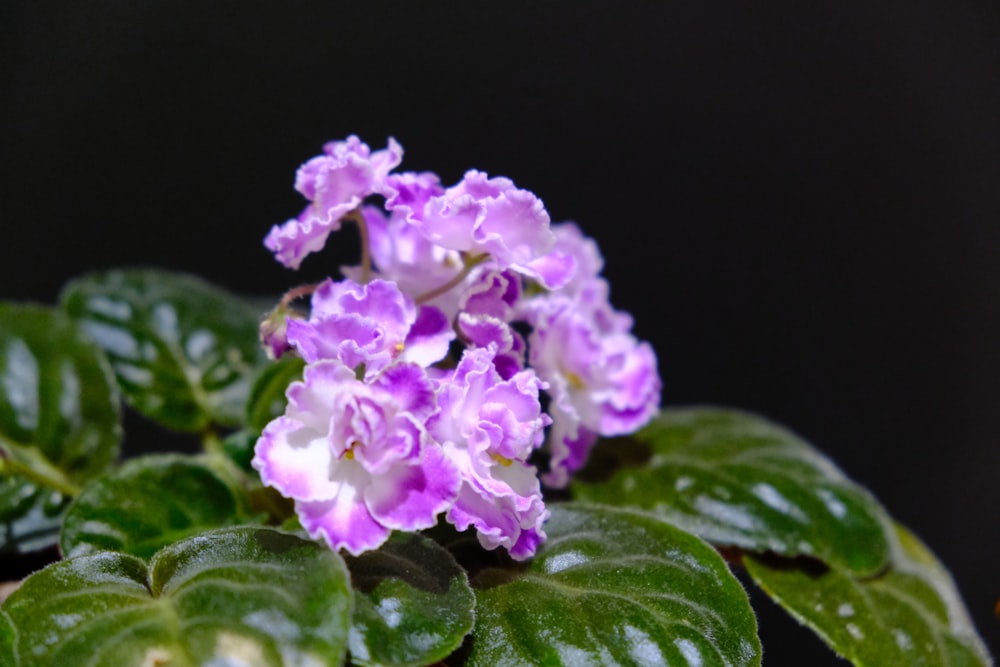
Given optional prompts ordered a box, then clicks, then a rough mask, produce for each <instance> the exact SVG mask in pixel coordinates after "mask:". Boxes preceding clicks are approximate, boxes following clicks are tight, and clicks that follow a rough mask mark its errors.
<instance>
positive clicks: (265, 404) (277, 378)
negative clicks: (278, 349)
mask: <svg viewBox="0 0 1000 667" xmlns="http://www.w3.org/2000/svg"><path fill="white" fill-rule="evenodd" d="M305 365H306V362H305V361H303V359H302V357H298V356H296V355H293V354H286V355H285V356H283V357H282V358H281V359H279V360H278V361H276V362H274V363H271V364H269V365H267V366H265V367H264V368H263V369H262V371H261V373H260V374H259V375H258V376H257V378H256V380H255V381H254V383H253V389H251V391H250V399H249V400H248V401H247V417H246V423H247V428H248V429H250V430H251V431H254V432H256V433H257V434H260V433H261V432H262V431H263V430H264V427H265V426H267V424H268V422H270V421H271V420H272V419H274V418H276V417H280V416H281V415H283V414H285V405H286V404H287V403H288V399H287V398H285V390H286V389H288V385H290V384H291V383H292V382H294V381H295V380H301V379H302V369H303V368H305Z"/></svg>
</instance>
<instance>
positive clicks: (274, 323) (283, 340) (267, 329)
mask: <svg viewBox="0 0 1000 667" xmlns="http://www.w3.org/2000/svg"><path fill="white" fill-rule="evenodd" d="M291 313H292V311H291V310H290V309H289V308H287V307H285V306H281V305H279V306H278V307H277V308H275V309H274V310H272V311H271V312H270V313H268V315H267V317H265V318H264V320H263V321H262V322H261V323H260V342H261V345H263V346H264V350H265V351H266V352H267V356H268V357H270V358H271V359H280V358H281V355H283V354H284V353H285V352H288V351H289V350H291V349H292V346H291V345H289V344H288V317H289V315H291Z"/></svg>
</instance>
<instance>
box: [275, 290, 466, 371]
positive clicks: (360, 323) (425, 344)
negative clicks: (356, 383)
mask: <svg viewBox="0 0 1000 667" xmlns="http://www.w3.org/2000/svg"><path fill="white" fill-rule="evenodd" d="M454 337H455V333H454V331H453V330H452V328H451V325H450V324H449V322H448V321H447V319H445V318H444V316H443V315H441V314H440V313H439V312H436V311H435V309H433V308H429V307H424V308H421V309H420V311H419V315H418V310H417V307H416V306H415V305H414V303H413V300H412V299H410V298H409V297H408V296H406V295H405V294H403V293H402V292H400V291H399V288H398V287H397V286H396V284H395V283H391V282H387V281H384V280H373V281H372V282H370V283H368V284H367V285H360V284H358V283H356V282H354V281H352V280H343V281H341V282H333V281H332V280H329V279H328V280H326V281H325V282H323V284H322V285H320V287H319V288H318V289H317V290H316V291H315V292H313V295H312V310H311V313H310V315H309V319H308V320H299V319H290V320H289V321H288V325H287V333H286V338H287V340H288V344H289V345H291V346H292V347H293V348H294V349H295V350H297V351H298V352H299V354H300V355H302V358H303V359H305V360H306V362H308V363H313V362H316V361H320V360H322V359H336V360H338V361H340V362H342V363H344V364H345V365H347V366H348V367H350V368H352V369H358V368H359V367H362V366H363V368H364V376H365V377H366V378H369V379H370V378H372V377H374V376H375V375H376V374H378V373H379V372H380V371H381V370H382V369H383V368H385V367H386V366H388V365H389V364H390V363H392V362H393V361H396V360H399V361H415V362H418V363H420V364H421V365H424V366H429V365H430V364H432V363H434V362H436V361H438V360H440V359H441V358H442V357H444V356H445V354H447V352H448V344H449V343H450V342H451V340H452V339H453V338H454Z"/></svg>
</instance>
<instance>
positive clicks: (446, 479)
mask: <svg viewBox="0 0 1000 667" xmlns="http://www.w3.org/2000/svg"><path fill="white" fill-rule="evenodd" d="M287 395H288V408H287V410H286V412H285V415H284V416H282V417H279V418H277V419H275V420H274V421H272V422H271V423H270V424H268V426H267V427H266V428H265V429H264V432H263V434H262V435H261V437H260V439H259V440H258V442H257V446H256V451H255V456H254V459H253V466H254V468H256V469H257V470H258V471H259V472H260V476H261V480H262V481H263V482H264V484H266V485H268V486H273V487H274V488H275V489H277V490H278V491H279V492H280V493H281V494H282V495H284V496H286V497H289V498H292V499H294V500H295V509H296V512H297V513H298V515H299V520H300V521H301V523H302V526H303V527H304V528H305V529H306V531H307V532H308V533H309V534H310V535H311V536H312V537H321V538H323V539H324V540H325V541H326V542H327V543H328V544H329V545H330V547H331V548H333V549H341V548H343V549H347V550H348V551H349V552H350V553H352V554H355V555H357V554H360V553H362V552H364V551H367V550H370V549H374V548H376V547H378V546H379V545H381V544H382V543H383V542H385V540H386V539H388V537H389V534H390V532H391V531H393V530H407V531H413V530H420V529H423V528H429V527H431V526H433V525H434V524H435V523H436V522H437V515H438V514H440V513H441V512H442V511H444V510H445V509H447V508H448V507H449V506H451V504H452V503H453V502H454V499H455V497H456V494H457V491H458V485H459V476H458V471H457V468H456V466H455V465H454V463H452V462H451V461H450V460H449V459H448V458H446V457H445V455H444V451H443V450H442V449H441V447H440V446H438V445H437V444H436V443H434V442H433V441H431V440H430V439H429V438H428V436H427V431H426V429H425V428H424V425H423V424H424V422H425V421H426V420H427V418H428V417H429V416H430V415H431V414H432V413H433V412H434V409H435V407H434V391H433V388H432V385H431V382H430V380H429V379H428V378H427V376H426V374H425V373H424V371H423V369H421V368H420V367H418V366H416V365H415V364H399V365H396V366H394V367H393V368H392V369H391V370H388V371H387V372H386V373H384V374H382V375H380V376H379V377H378V378H376V379H375V380H374V381H373V382H372V383H370V384H368V383H364V382H361V381H359V380H357V379H356V378H355V374H354V371H353V370H352V369H350V368H349V367H347V366H345V365H343V364H342V363H340V362H337V361H331V360H324V361H319V362H317V363H314V364H310V365H308V366H306V369H305V376H304V379H303V381H302V382H295V383H292V385H291V386H290V387H289V389H288V393H287Z"/></svg>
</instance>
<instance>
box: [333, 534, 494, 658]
mask: <svg viewBox="0 0 1000 667" xmlns="http://www.w3.org/2000/svg"><path fill="white" fill-rule="evenodd" d="M347 567H348V569H349V570H350V571H351V581H352V582H353V584H354V588H355V589H356V590H355V605H354V619H353V622H352V627H351V640H350V650H351V662H352V663H353V664H356V665H428V664H431V663H433V662H436V661H438V660H440V659H442V658H444V657H446V656H448V655H449V654H450V653H451V652H452V651H454V650H455V649H456V648H458V647H459V645H461V643H462V639H463V638H464V637H465V635H466V634H468V633H469V631H470V630H472V621H473V615H474V612H473V610H474V608H475V604H476V600H475V596H474V595H473V593H472V589H471V588H469V581H468V578H467V577H466V575H465V570H463V569H462V568H461V567H460V566H459V565H458V563H456V562H455V559H454V558H452V557H451V555H450V554H449V553H448V552H447V551H446V550H445V549H443V548H442V547H440V546H438V545H437V544H436V543H435V542H433V541H431V540H429V539H427V538H426V537H423V536H421V535H416V534H412V533H409V534H403V533H395V534H393V536H392V537H391V538H390V540H389V541H388V542H387V543H386V544H385V545H383V546H382V547H381V548H380V549H379V550H378V551H371V552H368V553H366V554H363V555H361V556H360V557H357V558H348V559H347Z"/></svg>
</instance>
